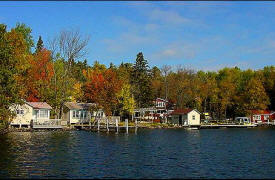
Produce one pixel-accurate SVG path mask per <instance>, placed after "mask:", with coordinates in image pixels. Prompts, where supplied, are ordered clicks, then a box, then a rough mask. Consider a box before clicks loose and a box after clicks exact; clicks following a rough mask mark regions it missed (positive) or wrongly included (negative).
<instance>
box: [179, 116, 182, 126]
mask: <svg viewBox="0 0 275 180" xmlns="http://www.w3.org/2000/svg"><path fill="white" fill-rule="evenodd" d="M179 125H180V126H182V115H179Z"/></svg>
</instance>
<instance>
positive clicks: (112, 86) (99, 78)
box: [83, 69, 121, 116]
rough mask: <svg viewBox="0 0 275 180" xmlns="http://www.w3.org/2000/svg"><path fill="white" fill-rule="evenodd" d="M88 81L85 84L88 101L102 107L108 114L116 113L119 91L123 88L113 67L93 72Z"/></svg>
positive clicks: (84, 89)
mask: <svg viewBox="0 0 275 180" xmlns="http://www.w3.org/2000/svg"><path fill="white" fill-rule="evenodd" d="M89 78H90V79H89V80H88V82H87V83H86V84H85V85H84V86H83V91H84V96H85V97H86V101H87V102H91V103H96V104H97V105H98V106H100V107H102V109H103V111H104V112H105V114H106V115H107V116H111V115H114V113H115V110H116V108H117V106H118V99H117V93H118V92H119V91H120V90H121V82H120V81H119V79H118V78H117V75H116V73H115V72H114V71H112V69H107V70H105V71H104V72H97V71H93V72H91V74H90V76H89Z"/></svg>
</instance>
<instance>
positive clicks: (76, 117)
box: [62, 102, 105, 125]
mask: <svg viewBox="0 0 275 180" xmlns="http://www.w3.org/2000/svg"><path fill="white" fill-rule="evenodd" d="M62 117H63V120H67V122H68V124H70V125H73V124H79V123H82V124H87V123H89V122H90V121H91V119H92V118H93V117H99V118H103V117H105V114H104V112H103V111H102V110H101V109H97V108H96V104H95V103H75V102H66V103H65V104H64V108H63V116H62Z"/></svg>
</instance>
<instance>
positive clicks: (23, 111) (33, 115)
mask: <svg viewBox="0 0 275 180" xmlns="http://www.w3.org/2000/svg"><path fill="white" fill-rule="evenodd" d="M10 109H11V110H12V111H13V112H14V113H15V114H16V116H15V117H14V119H13V120H12V121H11V123H10V126H12V127H19V128H21V127H28V128H30V126H31V123H32V122H33V123H36V124H43V123H44V122H46V121H49V119H50V110H51V109H52V107H51V106H50V105H49V104H47V103H46V102H25V103H24V104H23V105H18V104H17V105H14V106H11V107H10Z"/></svg>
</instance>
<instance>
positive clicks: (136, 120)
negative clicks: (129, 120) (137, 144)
mask: <svg viewBox="0 0 275 180" xmlns="http://www.w3.org/2000/svg"><path fill="white" fill-rule="evenodd" d="M135 126H136V127H135V134H137V119H135Z"/></svg>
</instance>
